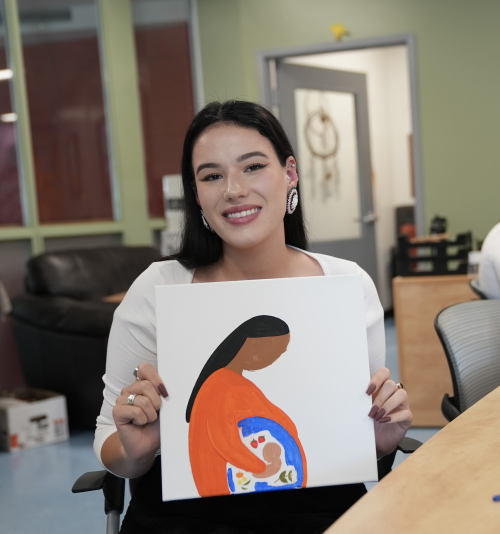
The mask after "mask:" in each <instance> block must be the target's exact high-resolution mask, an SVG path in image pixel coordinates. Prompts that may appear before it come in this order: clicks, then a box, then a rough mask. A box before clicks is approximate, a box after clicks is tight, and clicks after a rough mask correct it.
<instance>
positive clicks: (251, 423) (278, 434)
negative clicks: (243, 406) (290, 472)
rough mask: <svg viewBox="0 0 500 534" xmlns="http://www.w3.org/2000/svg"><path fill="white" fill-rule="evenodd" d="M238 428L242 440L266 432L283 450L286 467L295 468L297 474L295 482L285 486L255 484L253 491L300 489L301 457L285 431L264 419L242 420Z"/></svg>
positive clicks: (302, 474)
mask: <svg viewBox="0 0 500 534" xmlns="http://www.w3.org/2000/svg"><path fill="white" fill-rule="evenodd" d="M238 426H239V428H241V433H242V435H243V437H244V438H246V437H248V436H250V435H251V434H258V433H259V432H263V431H264V430H268V431H269V432H270V433H271V435H272V436H273V438H275V439H276V440H277V441H278V442H279V443H280V444H281V446H282V447H283V448H284V449H285V461H286V464H287V465H288V466H293V467H295V470H296V472H297V481H296V482H292V483H290V484H285V485H283V486H279V487H274V486H269V485H268V483H267V482H256V483H255V491H272V490H275V489H280V490H281V489H291V488H301V487H302V482H303V481H304V466H303V465H302V456H301V455H300V449H299V447H298V445H297V443H296V442H295V440H294V439H293V438H292V436H291V435H290V434H289V432H288V431H287V430H286V429H284V428H283V427H282V426H281V425H280V424H278V423H277V422H276V421H273V420H272V419H267V418H266V417H248V418H246V419H242V420H241V421H240V422H239V423H238ZM258 488H259V489H258Z"/></svg>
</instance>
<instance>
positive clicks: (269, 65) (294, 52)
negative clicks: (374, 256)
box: [257, 33, 426, 235]
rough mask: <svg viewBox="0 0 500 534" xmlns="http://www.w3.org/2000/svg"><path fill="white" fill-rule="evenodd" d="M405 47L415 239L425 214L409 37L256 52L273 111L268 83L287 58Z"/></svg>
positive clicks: (413, 46) (413, 49) (265, 98)
mask: <svg viewBox="0 0 500 534" xmlns="http://www.w3.org/2000/svg"><path fill="white" fill-rule="evenodd" d="M401 45H403V46H406V49H407V50H408V67H409V72H410V101H411V121H412V149H413V179H414V187H415V225H416V229H417V234H418V235H424V234H425V233H426V230H425V210H424V191H423V183H422V155H421V143H420V120H419V105H418V80H417V43H416V37H415V35H414V34H412V33H406V34H400V35H393V36H385V37H373V38H370V39H356V40H353V41H346V42H334V43H322V44H315V45H302V46H288V47H283V48H272V49H269V50H261V51H259V52H257V70H258V75H259V92H260V99H261V102H262V104H263V105H264V106H266V107H268V108H269V109H272V108H273V107H275V106H276V104H277V90H276V80H273V79H271V77H272V76H273V74H272V72H271V71H273V72H274V73H275V65H276V63H275V61H276V60H277V59H283V58H285V57H289V56H308V55H312V54H324V53H327V52H345V51H348V50H361V49H364V48H385V47H389V46H401Z"/></svg>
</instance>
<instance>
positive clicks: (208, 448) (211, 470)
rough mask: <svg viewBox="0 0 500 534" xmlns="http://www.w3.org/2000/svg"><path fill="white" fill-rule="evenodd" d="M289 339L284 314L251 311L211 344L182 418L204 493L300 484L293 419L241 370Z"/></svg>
mask: <svg viewBox="0 0 500 534" xmlns="http://www.w3.org/2000/svg"><path fill="white" fill-rule="evenodd" d="M289 341H290V330H289V328H288V325H287V324H286V323H285V322H284V321H282V320H281V319H278V318H276V317H271V316H268V315H260V316H258V317H253V318H251V319H249V320H248V321H245V322H244V323H243V324H241V325H240V326H239V327H238V328H236V330H234V331H233V332H232V333H231V334H230V335H229V336H228V337H227V338H226V339H225V340H224V341H223V342H222V343H221V344H220V345H219V346H218V347H217V348H216V349H215V351H214V353H213V354H212V356H211V357H210V358H209V360H208V361H207V363H206V365H205V367H204V368H203V370H202V371H201V373H200V376H199V377H198V380H197V382H196V384H195V386H194V389H193V392H192V394H191V398H190V400H189V403H188V407H187V410H186V421H187V422H189V458H190V461H191V469H192V472H193V478H194V481H195V484H196V487H197V489H198V493H199V494H200V495H201V496H202V497H208V496H214V495H229V494H231V493H244V492H252V491H271V490H277V489H292V488H300V487H306V482H307V465H306V458H305V454H304V451H303V449H302V445H301V443H300V440H299V436H298V433H297V429H296V427H295V425H294V423H293V422H292V420H291V419H290V417H288V415H286V413H284V412H283V411H282V410H280V409H279V408H278V407H277V406H275V405H274V404H272V403H271V402H270V401H269V400H268V399H267V398H266V396H265V395H264V394H263V393H262V391H261V390H260V389H259V388H258V387H257V386H256V385H255V384H254V383H253V382H251V381H250V380H248V379H247V378H245V377H243V371H258V370H259V369H264V368H265V367H268V366H269V365H271V364H273V363H274V362H275V361H276V360H277V359H278V358H279V357H280V356H281V355H282V354H283V353H284V352H285V351H286V349H287V346H288V343H289Z"/></svg>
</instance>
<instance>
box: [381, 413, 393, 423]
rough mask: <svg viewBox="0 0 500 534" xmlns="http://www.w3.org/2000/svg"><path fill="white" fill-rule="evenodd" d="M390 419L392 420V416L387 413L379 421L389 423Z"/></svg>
mask: <svg viewBox="0 0 500 534" xmlns="http://www.w3.org/2000/svg"><path fill="white" fill-rule="evenodd" d="M390 420H391V416H390V415H386V416H385V417H382V419H379V420H378V422H379V423H388V422H389V421H390Z"/></svg>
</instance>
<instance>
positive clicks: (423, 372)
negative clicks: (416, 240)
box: [393, 275, 500, 532]
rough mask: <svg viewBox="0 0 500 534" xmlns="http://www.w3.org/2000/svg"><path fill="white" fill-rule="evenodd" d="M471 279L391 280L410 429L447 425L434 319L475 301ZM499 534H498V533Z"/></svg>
mask: <svg viewBox="0 0 500 534" xmlns="http://www.w3.org/2000/svg"><path fill="white" fill-rule="evenodd" d="M470 279H471V277H470V276H467V275H445V276H405V277H402V276H398V277H396V278H394V280H393V293H394V317H395V321H396V330H397V336H398V353H399V373H400V380H401V382H402V383H403V385H404V387H405V389H406V391H407V392H408V395H409V398H410V406H411V409H412V412H413V416H414V419H413V426H427V427H429V426H437V427H442V426H444V425H445V424H446V419H445V418H444V417H443V415H442V413H441V401H442V399H443V395H444V394H445V393H449V394H450V395H453V386H452V383H451V375H450V370H449V367H448V363H447V361H446V356H445V354H444V350H443V348H442V346H441V343H440V341H439V338H438V336H437V334H436V331H435V330H434V319H435V318H436V315H437V314H438V313H439V312H440V311H441V310H443V309H444V308H446V307H448V306H451V305H452V304H458V303H459V302H466V301H469V300H474V299H476V298H477V297H476V296H475V294H474V293H473V292H472V290H471V288H470V287H469V280H470ZM499 532H500V529H499Z"/></svg>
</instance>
